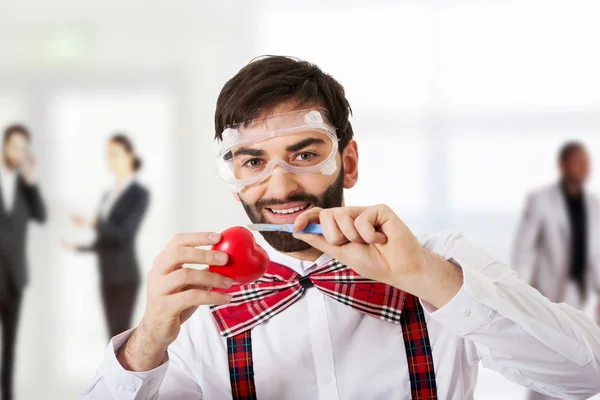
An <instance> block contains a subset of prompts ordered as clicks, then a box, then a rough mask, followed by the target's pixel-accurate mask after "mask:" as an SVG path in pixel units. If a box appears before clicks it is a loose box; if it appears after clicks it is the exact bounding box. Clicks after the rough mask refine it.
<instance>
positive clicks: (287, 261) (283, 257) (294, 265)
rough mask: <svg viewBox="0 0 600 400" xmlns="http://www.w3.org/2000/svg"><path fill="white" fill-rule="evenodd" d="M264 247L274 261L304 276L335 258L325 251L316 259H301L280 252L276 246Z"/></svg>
mask: <svg viewBox="0 0 600 400" xmlns="http://www.w3.org/2000/svg"><path fill="white" fill-rule="evenodd" d="M263 247H264V248H265V250H266V251H267V254H268V255H269V259H270V260H271V261H272V262H274V263H277V264H279V265H283V266H285V267H288V268H289V269H291V270H292V271H294V272H296V273H297V274H299V275H302V276H305V275H308V274H309V273H310V272H312V271H313V270H314V269H315V268H317V267H319V266H321V265H323V264H325V263H326V262H327V261H330V260H332V259H333V257H332V256H330V255H328V254H325V253H323V254H321V256H320V257H319V258H317V259H316V260H315V261H305V260H299V259H297V258H294V257H292V256H288V255H287V254H283V253H280V252H279V251H277V250H275V249H274V248H272V247H271V246H269V245H265V246H263Z"/></svg>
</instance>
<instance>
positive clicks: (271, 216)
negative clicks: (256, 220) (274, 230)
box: [264, 202, 313, 224]
mask: <svg viewBox="0 0 600 400" xmlns="http://www.w3.org/2000/svg"><path fill="white" fill-rule="evenodd" d="M311 207H313V205H312V204H311V203H298V202H296V203H287V204H280V205H277V206H272V207H265V208H264V210H265V212H264V214H265V217H266V219H267V222H270V223H276V224H290V223H293V222H294V221H295V220H296V217H297V216H298V215H300V214H302V213H303V212H304V211H306V210H308V209H310V208H311Z"/></svg>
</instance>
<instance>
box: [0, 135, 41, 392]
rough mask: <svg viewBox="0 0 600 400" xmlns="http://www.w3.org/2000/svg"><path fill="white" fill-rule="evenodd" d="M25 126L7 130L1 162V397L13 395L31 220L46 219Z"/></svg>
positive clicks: (26, 278)
mask: <svg viewBox="0 0 600 400" xmlns="http://www.w3.org/2000/svg"><path fill="white" fill-rule="evenodd" d="M30 141H31V135H30V133H29V130H28V129H27V128H26V127H25V126H23V125H11V126H9V127H7V128H6V129H5V131H4V141H3V145H4V147H3V151H2V162H1V164H0V192H1V194H2V195H1V196H0V204H1V206H0V319H1V323H2V379H1V385H2V399H3V400H10V399H12V398H13V372H14V364H15V347H16V346H15V345H16V336H17V326H18V323H19V313H20V310H21V303H22V297H23V289H24V288H25V285H26V284H27V281H28V273H27V260H26V257H25V248H26V243H25V242H26V240H27V225H28V222H29V220H30V219H34V220H36V221H38V222H44V221H45V219H46V210H45V206H44V201H43V200H42V196H41V194H40V190H39V188H38V186H37V183H36V175H35V167H34V160H33V156H32V155H31V152H30V150H29V144H30Z"/></svg>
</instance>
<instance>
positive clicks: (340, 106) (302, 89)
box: [215, 56, 354, 151]
mask: <svg viewBox="0 0 600 400" xmlns="http://www.w3.org/2000/svg"><path fill="white" fill-rule="evenodd" d="M288 100H291V101H295V102H296V103H297V104H296V108H302V107H310V106H318V107H322V108H325V109H326V110H327V113H326V115H325V117H326V118H327V120H328V121H329V122H330V123H331V124H332V125H333V126H334V127H335V128H336V133H337V136H338V139H339V148H340V151H342V150H343V149H344V148H345V147H346V145H347V144H348V143H349V142H350V140H351V139H352V137H353V136H354V132H353V131H352V125H351V124H350V121H349V117H350V116H351V115H352V109H351V108H350V103H348V100H347V99H346V95H345V92H344V87H343V86H342V85H341V84H340V83H339V82H337V81H336V80H335V79H333V77H332V76H331V75H328V74H326V73H325V72H323V71H322V70H321V69H320V68H319V67H317V66H316V65H315V64H312V63H310V62H308V61H304V60H300V59H297V58H292V57H284V56H263V57H259V58H256V59H254V60H252V61H250V63H249V64H248V65H246V66H245V67H243V68H242V69H241V70H240V71H239V72H238V73H237V74H236V75H235V76H234V77H233V78H231V79H230V80H229V81H227V83H225V86H223V89H222V90H221V93H220V94H219V98H218V99H217V109H216V111H215V138H216V139H217V140H222V137H221V133H222V132H223V130H224V129H225V128H227V127H228V126H229V125H232V124H236V123H240V122H245V121H248V120H251V119H254V118H257V117H258V116H259V115H260V114H261V113H263V112H269V111H271V110H273V109H274V108H275V107H276V106H277V105H278V104H280V103H282V102H285V101H288Z"/></svg>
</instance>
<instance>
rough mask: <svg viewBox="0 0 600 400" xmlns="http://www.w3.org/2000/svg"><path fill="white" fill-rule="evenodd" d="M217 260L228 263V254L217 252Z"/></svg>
mask: <svg viewBox="0 0 600 400" xmlns="http://www.w3.org/2000/svg"><path fill="white" fill-rule="evenodd" d="M215 260H217V262H220V263H226V262H227V254H225V253H217V254H215Z"/></svg>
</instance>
